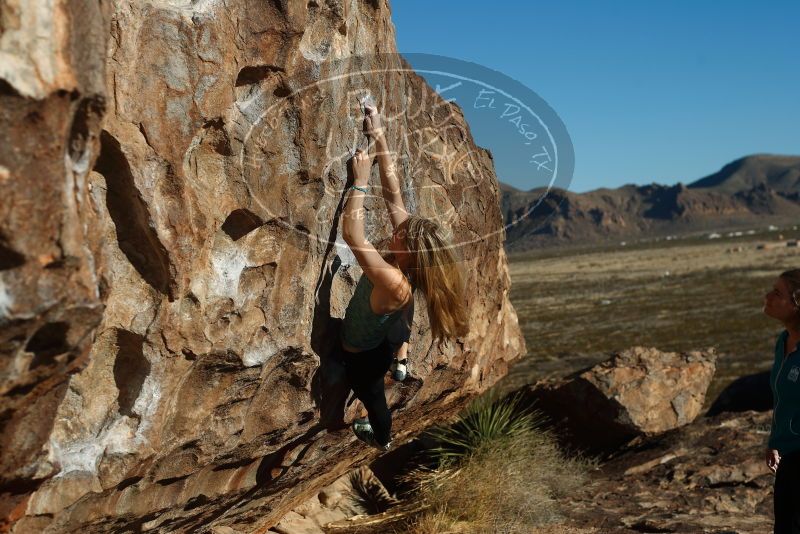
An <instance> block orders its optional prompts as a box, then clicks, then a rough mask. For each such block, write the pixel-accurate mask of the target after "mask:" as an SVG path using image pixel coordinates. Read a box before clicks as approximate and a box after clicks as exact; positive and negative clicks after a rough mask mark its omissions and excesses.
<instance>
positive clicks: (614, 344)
mask: <svg viewBox="0 0 800 534" xmlns="http://www.w3.org/2000/svg"><path fill="white" fill-rule="evenodd" d="M750 232H752V233H748V231H743V232H741V233H740V234H741V235H729V233H722V232H720V237H718V238H713V239H709V237H708V235H699V236H694V237H686V238H674V239H665V238H663V239H659V240H655V239H653V240H650V241H644V242H639V243H627V244H625V245H623V244H621V243H619V244H616V245H614V246H605V247H582V248H572V249H569V248H561V249H545V250H541V251H536V252H532V253H530V252H529V253H526V254H521V255H511V256H509V271H510V275H511V280H512V287H511V293H510V298H511V301H512V303H513V304H514V307H515V309H516V311H517V315H518V318H519V323H520V327H521V328H522V331H523V334H524V336H525V341H526V345H527V350H528V352H527V356H526V357H525V358H524V359H523V360H521V361H518V362H517V363H516V364H515V365H514V366H513V367H512V369H511V370H510V371H509V374H508V376H506V377H504V378H503V379H502V380H501V381H500V382H499V383H498V384H497V386H496V387H497V388H498V389H500V390H502V391H505V390H511V389H514V388H515V387H517V386H519V385H522V384H525V383H531V382H532V381H534V380H536V379H538V378H544V377H549V376H560V375H564V374H567V373H569V372H572V371H576V370H578V369H581V368H583V367H585V366H589V365H593V364H595V363H597V362H599V361H601V360H604V359H606V358H607V357H608V355H609V354H610V352H613V351H617V350H622V349H624V348H626V347H630V346H633V345H643V346H653V347H656V348H658V349H660V350H667V351H685V350H693V349H702V348H706V347H712V346H713V347H715V348H716V349H717V352H718V354H719V357H718V360H717V371H716V374H715V377H714V380H713V382H712V384H711V386H710V388H709V391H708V394H707V396H706V407H708V406H709V405H710V403H711V402H712V401H713V400H714V398H716V395H717V394H718V393H719V392H720V391H721V390H722V389H723V388H724V387H725V386H726V385H728V384H729V383H730V382H731V381H732V380H733V379H735V378H736V377H739V376H742V375H746V374H750V373H755V372H758V371H763V370H768V369H769V368H770V366H771V364H772V357H773V350H774V344H775V339H776V336H777V335H778V333H780V331H781V330H782V326H781V325H780V324H779V323H777V322H776V321H774V320H773V319H770V318H768V317H767V316H765V315H764V314H763V313H762V311H761V307H762V303H763V295H764V294H765V293H766V292H767V291H769V290H770V289H771V288H772V283H773V280H774V279H775V277H776V276H777V275H778V274H779V273H780V272H782V271H783V270H786V269H790V268H798V267H800V247H797V246H787V244H786V243H787V242H788V241H791V240H796V239H797V238H798V237H800V230H798V229H797V227H790V228H781V229H778V230H768V229H766V228H761V229H753V230H751V231H750Z"/></svg>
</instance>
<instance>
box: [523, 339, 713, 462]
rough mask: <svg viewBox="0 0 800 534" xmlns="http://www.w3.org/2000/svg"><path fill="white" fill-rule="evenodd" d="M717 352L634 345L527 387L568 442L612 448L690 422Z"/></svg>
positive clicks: (532, 401)
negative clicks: (590, 364)
mask: <svg viewBox="0 0 800 534" xmlns="http://www.w3.org/2000/svg"><path fill="white" fill-rule="evenodd" d="M715 364H716V352H715V350H714V349H713V348H709V349H707V350H703V351H690V352H662V351H660V350H658V349H655V348H647V347H631V348H629V349H626V350H623V351H621V352H618V353H615V354H613V355H612V356H611V357H610V358H609V359H608V360H606V361H604V362H601V363H599V364H597V365H595V366H593V367H591V368H589V369H585V370H581V371H578V372H576V373H574V374H572V375H570V376H567V377H565V378H561V379H554V380H542V381H539V382H536V383H535V384H531V385H528V386H526V387H524V388H523V390H522V393H523V395H524V398H525V399H526V403H528V404H531V405H533V406H534V407H536V408H538V409H540V410H541V411H542V412H544V413H545V415H547V416H548V417H549V418H550V419H551V420H552V421H553V422H554V426H555V428H556V431H557V433H558V434H559V436H560V438H561V439H562V440H563V441H564V443H566V444H569V445H570V446H574V447H575V448H578V449H581V450H584V451H588V452H592V453H598V452H609V451H613V450H614V448H616V447H618V446H620V445H622V444H624V443H625V442H627V441H629V440H631V439H633V438H634V437H636V436H640V435H654V434H659V433H661V432H664V431H667V430H670V429H672V428H676V427H679V426H682V425H685V424H687V423H690V422H691V421H692V420H694V418H695V417H697V416H698V415H699V413H700V411H701V409H702V407H703V402H704V400H705V394H706V390H707V389H708V386H709V384H710V382H711V378H712V377H713V375H714V370H715Z"/></svg>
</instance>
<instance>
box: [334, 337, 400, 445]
mask: <svg viewBox="0 0 800 534" xmlns="http://www.w3.org/2000/svg"><path fill="white" fill-rule="evenodd" d="M334 350H335V352H336V355H337V356H338V358H339V361H341V363H342V364H343V365H344V367H345V372H346V376H347V381H348V383H349V385H350V389H352V390H353V393H355V395H356V398H357V399H358V400H360V401H361V403H362V404H363V405H364V407H365V408H366V409H367V414H368V415H369V422H370V424H371V425H372V430H373V431H374V432H375V441H377V442H378V443H379V444H381V445H386V444H387V443H389V440H390V439H391V432H392V414H391V413H390V412H389V406H388V405H387V404H386V392H385V390H384V388H383V378H384V376H385V375H386V373H387V371H389V367H391V365H392V356H393V353H392V348H391V346H390V345H389V342H388V341H387V340H386V338H384V339H383V342H382V343H381V344H380V345H378V346H377V347H375V348H374V349H369V350H365V351H363V352H349V351H346V350H344V349H343V348H342V346H341V344H340V341H339V340H338V339H337V340H336V348H335V349H334Z"/></svg>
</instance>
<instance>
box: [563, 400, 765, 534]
mask: <svg viewBox="0 0 800 534" xmlns="http://www.w3.org/2000/svg"><path fill="white" fill-rule="evenodd" d="M770 419H771V412H761V413H759V412H755V411H750V412H742V413H722V414H719V415H716V416H713V417H701V418H698V419H697V420H695V421H694V422H693V423H690V424H689V425H686V426H683V427H681V428H677V429H674V430H671V431H669V432H667V433H665V434H663V435H661V436H654V437H650V438H640V439H637V440H636V443H632V444H631V445H630V446H629V447H628V448H626V449H625V450H622V451H620V452H619V453H618V454H617V455H616V456H615V457H614V458H612V459H611V460H610V461H608V462H607V463H605V464H604V465H603V466H602V467H601V468H600V469H598V470H597V471H595V472H594V473H593V475H592V478H593V482H592V483H591V484H588V485H587V486H586V487H585V488H584V489H583V490H581V491H580V492H579V493H578V494H576V495H575V496H574V497H573V498H571V499H569V502H568V503H564V504H565V506H564V507H563V509H564V510H565V513H566V514H567V515H568V516H569V517H570V518H571V521H572V522H573V523H574V524H575V525H583V526H586V527H589V526H593V527H600V526H602V527H604V528H603V531H608V532H675V533H687V532H692V533H717V534H721V533H723V532H726V533H734V532H737V533H756V532H759V533H761V532H772V521H773V515H772V484H773V482H774V475H772V473H771V472H770V471H769V470H768V469H767V467H766V465H765V464H764V460H763V455H764V446H765V444H766V441H767V437H768V435H769V425H770ZM606 529H608V530H606Z"/></svg>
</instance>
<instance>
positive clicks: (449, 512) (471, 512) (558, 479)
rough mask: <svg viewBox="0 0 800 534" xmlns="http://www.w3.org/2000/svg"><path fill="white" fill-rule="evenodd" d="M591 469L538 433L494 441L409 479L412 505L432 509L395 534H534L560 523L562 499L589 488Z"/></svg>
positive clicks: (423, 470)
mask: <svg viewBox="0 0 800 534" xmlns="http://www.w3.org/2000/svg"><path fill="white" fill-rule="evenodd" d="M588 466H589V464H588V462H587V461H586V460H583V459H579V458H575V459H568V458H565V457H564V456H563V455H562V454H561V452H560V451H559V449H558V447H557V446H556V444H555V442H554V440H553V438H552V436H551V435H550V434H548V433H546V432H541V431H539V430H537V429H533V430H531V431H530V432H528V433H524V434H521V435H515V436H510V437H507V438H502V439H498V440H493V441H492V442H490V443H486V444H484V445H482V446H480V447H479V448H478V449H477V450H475V451H474V452H473V453H472V454H470V455H468V456H466V457H465V458H464V459H463V460H462V461H460V462H458V463H455V464H445V465H444V466H440V467H438V468H433V469H430V468H418V469H415V470H414V471H412V472H411V473H408V474H407V475H406V479H405V482H406V483H408V482H411V483H412V484H413V485H414V486H415V487H417V488H418V490H417V492H416V493H415V494H414V496H413V499H414V500H417V501H419V502H424V503H426V504H428V505H429V506H430V508H428V509H427V510H426V511H425V512H423V513H422V514H420V515H418V516H416V517H415V518H413V520H411V521H410V522H408V523H407V524H406V525H404V526H403V529H401V530H396V531H395V532H396V533H398V534H399V533H400V532H417V533H428V532H429V533H434V532H435V533H437V534H439V533H445V532H452V533H457V532H458V533H477V532H496V533H508V534H512V533H522V532H530V531H531V529H533V528H536V527H540V526H542V525H546V524H550V523H553V522H555V521H558V520H559V518H560V515H559V509H558V499H559V498H561V497H563V496H565V495H567V494H569V493H570V492H571V491H573V490H575V489H577V488H578V487H580V486H581V485H582V484H584V483H585V481H586V478H587V475H586V472H587V468H588Z"/></svg>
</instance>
